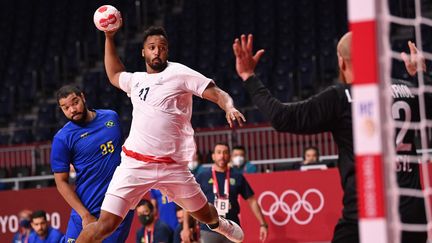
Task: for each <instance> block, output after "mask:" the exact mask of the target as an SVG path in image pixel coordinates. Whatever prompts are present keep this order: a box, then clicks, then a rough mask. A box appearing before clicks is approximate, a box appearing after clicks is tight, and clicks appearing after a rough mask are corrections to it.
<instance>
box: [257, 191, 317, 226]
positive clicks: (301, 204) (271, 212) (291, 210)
mask: <svg viewBox="0 0 432 243" xmlns="http://www.w3.org/2000/svg"><path fill="white" fill-rule="evenodd" d="M289 195H293V196H294V197H295V199H296V201H295V202H294V203H293V204H292V205H291V207H290V205H288V204H287V203H286V202H285V201H284V199H285V197H287V196H289ZM309 195H316V196H318V198H319V205H318V207H316V208H314V207H313V206H312V204H311V203H310V202H309V201H308V200H307V197H308V196H309ZM267 196H268V197H270V198H272V199H273V200H274V202H273V203H272V204H271V206H270V208H269V209H264V208H263V206H262V200H263V199H264V198H265V197H267ZM258 204H259V205H260V206H261V210H262V213H263V214H264V215H266V216H269V217H270V219H271V221H272V222H273V223H274V224H275V225H278V226H283V225H286V224H287V223H288V222H289V221H290V219H291V218H292V219H293V221H294V222H296V223H297V224H299V225H305V224H308V223H310V221H311V220H312V218H313V216H314V215H315V214H317V213H318V212H319V211H321V209H322V208H323V207H324V196H323V194H322V193H321V192H320V191H319V190H317V189H315V188H311V189H308V190H307V191H305V192H304V194H303V195H302V196H300V194H299V193H298V192H296V191H294V190H286V191H284V192H283V193H282V195H281V197H280V198H278V197H277V195H276V194H275V193H274V192H271V191H265V192H263V193H262V194H261V195H260V196H259V198H258ZM279 209H281V210H282V212H284V213H285V214H286V217H285V219H284V220H283V221H280V220H278V219H276V218H275V215H276V212H277V211H278V210H279ZM301 209H303V210H304V211H306V212H307V214H308V217H307V218H306V219H299V218H298V216H297V213H298V212H299V211H300V210H301Z"/></svg>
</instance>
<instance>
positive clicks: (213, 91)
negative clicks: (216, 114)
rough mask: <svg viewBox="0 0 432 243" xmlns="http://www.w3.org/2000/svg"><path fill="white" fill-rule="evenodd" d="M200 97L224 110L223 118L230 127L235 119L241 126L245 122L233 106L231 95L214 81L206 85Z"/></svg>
mask: <svg viewBox="0 0 432 243" xmlns="http://www.w3.org/2000/svg"><path fill="white" fill-rule="evenodd" d="M202 97H203V98H204V99H207V100H210V101H212V102H213V103H216V104H217V105H219V107H220V108H222V110H224V111H225V113H226V114H225V118H226V120H227V122H228V124H229V126H230V127H231V128H232V127H233V126H234V122H235V121H237V122H238V124H239V125H240V126H243V123H244V122H246V119H245V117H244V116H243V114H242V113H240V111H238V110H237V109H236V108H235V107H234V102H233V99H232V98H231V96H230V95H229V94H228V93H227V92H225V91H223V90H221V89H220V88H219V87H217V86H216V85H215V84H214V83H210V84H209V85H208V86H207V88H206V89H205V90H204V92H203V93H202Z"/></svg>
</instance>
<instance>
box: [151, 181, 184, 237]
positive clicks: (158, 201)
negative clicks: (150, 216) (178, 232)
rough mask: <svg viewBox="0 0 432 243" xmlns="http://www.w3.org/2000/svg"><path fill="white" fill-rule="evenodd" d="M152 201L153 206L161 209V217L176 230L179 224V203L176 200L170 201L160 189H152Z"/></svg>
mask: <svg viewBox="0 0 432 243" xmlns="http://www.w3.org/2000/svg"><path fill="white" fill-rule="evenodd" d="M150 196H151V202H152V203H153V206H155V207H157V208H158V209H159V210H158V212H159V219H160V220H162V221H163V222H164V223H165V224H167V225H168V226H169V227H170V228H171V229H172V230H175V229H176V228H177V225H178V220H177V216H176V207H177V205H176V204H175V203H174V202H169V201H168V197H167V196H166V195H163V194H162V193H161V192H160V191H159V190H156V189H151V190H150Z"/></svg>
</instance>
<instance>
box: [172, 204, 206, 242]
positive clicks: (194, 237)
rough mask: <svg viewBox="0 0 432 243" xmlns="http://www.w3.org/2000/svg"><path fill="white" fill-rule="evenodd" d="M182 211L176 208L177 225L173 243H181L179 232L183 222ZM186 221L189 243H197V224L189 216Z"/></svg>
mask: <svg viewBox="0 0 432 243" xmlns="http://www.w3.org/2000/svg"><path fill="white" fill-rule="evenodd" d="M184 217H185V215H184V211H183V209H182V208H181V207H179V206H177V220H178V223H179V224H178V225H177V228H176V229H175V231H174V243H181V242H182V240H181V232H182V230H183V220H184ZM186 217H188V221H189V224H188V225H189V231H190V234H189V235H190V236H191V239H190V242H191V243H198V242H199V231H200V230H199V225H198V224H197V221H196V220H195V219H194V218H192V217H191V216H190V215H187V216H186Z"/></svg>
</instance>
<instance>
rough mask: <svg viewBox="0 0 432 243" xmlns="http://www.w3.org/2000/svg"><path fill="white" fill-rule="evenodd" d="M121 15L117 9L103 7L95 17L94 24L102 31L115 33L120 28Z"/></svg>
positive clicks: (97, 11)
mask: <svg viewBox="0 0 432 243" xmlns="http://www.w3.org/2000/svg"><path fill="white" fill-rule="evenodd" d="M120 19H121V15H120V11H118V10H117V9H116V8H115V7H113V6H111V5H103V6H101V7H99V8H98V9H97V10H96V12H95V13H94V15H93V22H94V24H95V25H96V28H98V29H99V30H100V31H114V30H117V29H118V28H120V24H121V20H120Z"/></svg>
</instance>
